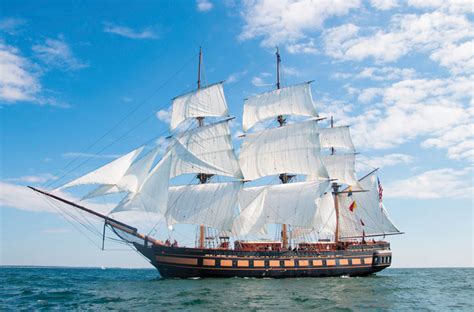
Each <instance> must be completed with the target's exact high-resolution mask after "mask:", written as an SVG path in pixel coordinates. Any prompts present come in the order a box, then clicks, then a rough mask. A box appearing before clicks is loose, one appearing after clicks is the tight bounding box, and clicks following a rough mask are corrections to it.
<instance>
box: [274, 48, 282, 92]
mask: <svg viewBox="0 0 474 312" xmlns="http://www.w3.org/2000/svg"><path fill="white" fill-rule="evenodd" d="M275 55H276V60H277V84H276V87H277V89H280V63H281V58H280V50H279V49H278V47H277V48H276V53H275Z"/></svg>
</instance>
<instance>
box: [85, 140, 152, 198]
mask: <svg viewBox="0 0 474 312" xmlns="http://www.w3.org/2000/svg"><path fill="white" fill-rule="evenodd" d="M158 152H159V149H158V147H156V148H154V149H153V150H152V151H150V152H149V153H148V154H147V155H145V156H143V157H142V158H141V159H139V160H137V161H135V162H134V163H132V164H131V165H130V167H129V168H128V170H127V171H126V172H125V174H124V176H123V177H122V178H121V179H120V180H119V181H117V183H116V184H112V185H110V184H105V185H101V186H99V187H97V188H96V189H94V190H92V191H91V192H90V193H89V194H87V195H86V196H84V197H83V198H82V199H88V198H93V197H97V196H101V195H105V194H112V193H118V192H131V193H136V192H138V189H139V188H140V187H141V185H142V183H143V181H144V180H145V179H146V177H147V175H148V172H149V171H150V168H151V166H152V165H153V162H154V161H155V159H156V156H157V155H158Z"/></svg>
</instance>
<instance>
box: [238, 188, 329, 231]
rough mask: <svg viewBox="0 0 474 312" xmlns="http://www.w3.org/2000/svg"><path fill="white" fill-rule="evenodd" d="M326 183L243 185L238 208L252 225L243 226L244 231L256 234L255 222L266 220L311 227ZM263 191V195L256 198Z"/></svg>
mask: <svg viewBox="0 0 474 312" xmlns="http://www.w3.org/2000/svg"><path fill="white" fill-rule="evenodd" d="M328 186H329V182H327V181H322V182H319V181H313V182H299V183H289V184H277V185H267V186H257V187H247V188H243V189H242V191H241V194H240V204H241V208H242V211H243V212H244V213H245V214H246V215H245V216H244V218H243V219H244V220H245V219H246V218H245V217H247V216H251V217H252V218H253V220H251V222H253V225H252V226H251V227H250V228H246V230H247V234H248V233H258V230H259V227H258V225H260V226H261V225H264V224H267V223H278V224H289V225H293V226H299V227H304V228H313V227H314V220H315V214H316V211H317V209H318V206H319V198H320V197H321V196H322V195H323V194H324V192H325V191H327V189H328ZM262 193H264V196H263V197H259V196H260V194H262ZM256 199H257V200H256ZM245 205H248V206H245ZM259 205H260V206H259ZM249 209H253V211H249ZM258 212H260V214H258ZM238 218H240V216H239V217H238ZM238 218H237V219H238ZM236 225H237V226H238V224H236ZM240 228H245V225H241V226H240ZM260 228H261V227H260Z"/></svg>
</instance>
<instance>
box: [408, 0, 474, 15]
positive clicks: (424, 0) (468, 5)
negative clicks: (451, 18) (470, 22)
mask: <svg viewBox="0 0 474 312" xmlns="http://www.w3.org/2000/svg"><path fill="white" fill-rule="evenodd" d="M407 4H408V5H409V6H412V7H415V8H418V9H428V10H430V9H436V10H439V11H443V12H447V13H451V14H463V13H468V14H469V13H471V14H472V12H473V6H472V1H469V0H451V1H446V0H408V1H407Z"/></svg>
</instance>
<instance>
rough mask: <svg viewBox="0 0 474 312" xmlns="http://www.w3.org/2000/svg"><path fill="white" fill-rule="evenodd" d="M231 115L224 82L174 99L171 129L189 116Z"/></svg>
mask: <svg viewBox="0 0 474 312" xmlns="http://www.w3.org/2000/svg"><path fill="white" fill-rule="evenodd" d="M228 115H229V111H228V109H227V103H226V100H225V96H224V88H223V86H222V83H216V84H213V85H210V86H207V87H204V88H202V89H198V90H195V91H193V92H190V93H186V94H184V95H181V96H179V97H176V98H174V99H173V108H172V113H171V123H170V128H171V130H174V129H176V127H178V126H179V124H181V123H182V122H183V121H185V120H186V119H188V118H197V117H226V116H228Z"/></svg>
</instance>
